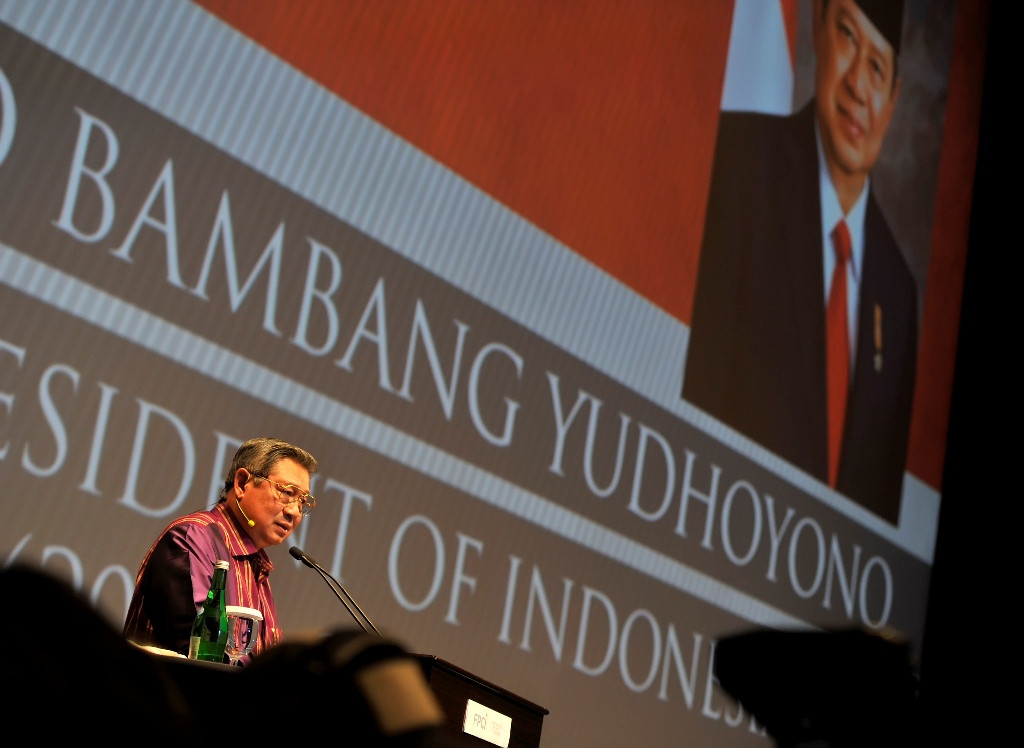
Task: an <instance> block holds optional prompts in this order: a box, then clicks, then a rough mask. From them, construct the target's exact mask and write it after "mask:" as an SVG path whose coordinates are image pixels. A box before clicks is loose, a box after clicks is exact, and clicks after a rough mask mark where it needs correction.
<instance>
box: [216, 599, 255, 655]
mask: <svg viewBox="0 0 1024 748" xmlns="http://www.w3.org/2000/svg"><path fill="white" fill-rule="evenodd" d="M226 610H227V614H228V643H227V646H226V647H225V648H224V654H226V655H227V656H228V661H229V662H230V663H231V664H232V665H235V664H237V663H238V661H239V660H240V659H241V658H243V657H245V656H246V655H247V654H249V653H250V652H251V651H252V648H253V647H255V646H256V640H257V639H258V638H259V635H260V626H262V625H263V614H262V613H260V612H259V611H258V610H256V609H255V608H246V607H243V606H241V605H228V606H227V608H226Z"/></svg>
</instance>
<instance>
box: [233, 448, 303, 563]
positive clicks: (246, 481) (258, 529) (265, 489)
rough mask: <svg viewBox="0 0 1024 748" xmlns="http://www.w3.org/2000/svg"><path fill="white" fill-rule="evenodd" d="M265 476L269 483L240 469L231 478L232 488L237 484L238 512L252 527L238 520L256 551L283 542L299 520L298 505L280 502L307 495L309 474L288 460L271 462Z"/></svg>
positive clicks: (294, 462) (300, 512)
mask: <svg viewBox="0 0 1024 748" xmlns="http://www.w3.org/2000/svg"><path fill="white" fill-rule="evenodd" d="M267 477H268V478H269V479H270V480H262V479H260V480H257V479H254V478H253V477H252V476H251V475H250V474H249V473H248V471H247V470H245V469H244V468H242V469H240V470H239V471H238V474H237V475H236V479H235V485H236V487H237V486H239V484H241V494H242V495H241V496H240V497H239V500H240V503H241V505H242V509H243V510H244V511H245V514H246V515H247V516H248V518H249V519H251V520H252V521H253V525H252V526H250V525H249V524H248V523H247V522H246V521H245V520H244V519H243V518H242V517H239V521H241V522H242V523H243V525H245V529H246V532H248V533H249V536H250V537H251V538H252V539H253V541H254V542H255V543H256V545H257V546H258V547H260V548H263V547H265V546H268V545H278V544H279V543H283V542H284V541H285V540H286V539H287V538H288V536H289V535H291V534H292V531H293V530H294V529H295V528H296V526H298V524H299V522H301V521H302V510H301V507H300V505H299V504H298V503H291V504H285V503H282V500H281V499H282V498H284V499H285V500H287V499H288V498H290V494H294V493H300V492H307V493H308V492H309V472H308V471H307V470H306V468H304V467H302V465H300V464H299V463H298V462H296V461H295V460H292V459H290V458H284V459H281V460H278V461H277V462H276V463H274V465H273V467H272V468H271V469H270V473H269V475H268V476H267ZM275 483H276V484H277V485H275ZM281 486H283V487H284V489H285V491H282V489H281ZM286 492H287V493H286Z"/></svg>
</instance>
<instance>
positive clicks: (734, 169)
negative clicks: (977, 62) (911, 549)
mask: <svg viewBox="0 0 1024 748" xmlns="http://www.w3.org/2000/svg"><path fill="white" fill-rule="evenodd" d="M813 24H814V47H815V54H816V57H817V62H816V64H817V68H816V77H815V98H814V100H813V101H812V102H811V103H810V104H808V105H807V107H806V108H805V109H803V110H802V111H800V112H798V113H797V114H795V115H792V116H790V117H777V116H768V115H761V114H750V113H743V114H740V113H735V114H732V113H723V114H722V115H721V119H720V121H719V129H718V139H717V145H716V152H715V161H714V167H713V172H712V182H711V190H710V194H709V201H708V207H707V214H706V217H705V224H704V239H703V245H702V248H701V256H700V269H699V275H698V280H697V290H696V297H695V301H694V308H693V315H692V319H691V331H690V342H689V348H688V350H687V363H686V374H685V378H684V382H683V392H682V394H683V397H684V398H685V399H686V400H688V401H689V402H691V403H692V404H694V405H695V406H697V407H699V408H701V409H702V410H705V411H707V412H708V413H710V414H711V415H712V416H714V417H716V418H718V419H719V420H721V421H723V422H724V423H726V424H728V425H729V426H731V427H733V428H735V429H736V430H737V431H739V432H741V433H743V434H745V435H746V436H748V437H750V438H751V439H753V440H754V441H756V442H758V443H760V444H761V445H763V446H764V447H766V448H768V449H769V450H771V451H772V452H774V453H776V454H778V455H779V456H781V457H782V458H784V459H786V460H787V461H788V462H790V463H792V464H793V465H795V466H796V467H798V468H800V469H802V470H804V471H805V472H807V473H809V474H811V475H813V476H815V477H817V478H819V479H820V480H822V481H823V482H826V483H828V484H830V485H831V486H833V487H834V488H835V489H836V490H837V491H839V492H840V493H842V494H844V495H846V496H848V497H850V498H851V499H853V500H855V501H857V502H858V503H860V504H862V505H863V506H865V507H866V508H868V509H870V510H871V511H872V512H874V513H876V514H878V515H879V516H881V517H883V518H885V519H886V520H888V521H890V522H895V521H896V520H897V519H898V516H899V504H900V496H901V493H902V483H903V472H904V468H905V463H906V453H907V436H908V430H909V421H910V410H911V403H912V399H913V386H914V376H915V369H916V355H917V301H916V288H915V284H914V279H913V276H912V275H911V273H910V270H909V268H908V267H907V264H906V261H905V260H904V258H903V255H902V254H901V252H900V250H899V247H898V246H897V244H896V240H895V238H894V237H893V235H892V232H891V230H890V229H889V226H888V224H887V223H886V220H885V218H884V217H883V215H882V213H881V211H880V209H879V207H878V205H877V203H876V201H875V198H874V195H873V193H872V191H871V185H870V178H869V174H870V171H871V168H872V167H873V166H874V164H875V161H876V160H877V158H878V153H879V151H880V149H881V144H882V139H883V137H884V135H885V132H886V129H887V128H888V126H889V122H890V120H891V117H892V112H893V108H894V107H895V104H896V99H897V96H898V94H899V79H898V71H897V55H898V52H899V42H900V31H901V26H902V3H898V2H891V1H889V0H882V1H881V2H877V1H876V0H858V1H855V0H815V3H814V21H813ZM840 220H841V221H842V223H843V225H844V226H845V228H843V229H834V228H833V227H834V226H836V224H837V223H838V222H839V221H840ZM834 231H835V232H838V233H835V234H834V233H833V232H834ZM842 235H845V237H846V238H845V239H842V238H840V237H841V236H842ZM841 246H845V249H841ZM837 267H838V271H837V270H836V268H837ZM830 299H831V300H832V303H833V304H834V305H835V306H834V307H833V309H832V311H831V312H830V311H828V307H829V303H830ZM836 314H838V315H839V316H838V317H836V316H834V315H836ZM829 315H833V316H832V317H831V319H832V320H833V321H837V320H841V321H837V325H836V326H835V327H830V326H829V325H827V318H829ZM844 316H845V319H843V317H844ZM827 328H828V329H832V330H842V331H845V332H843V333H842V334H843V335H845V336H846V339H845V340H842V341H841V342H831V341H833V340H836V341H839V340H840V338H833V337H831V335H832V334H831V333H827ZM830 346H831V347H830ZM830 372H831V373H830ZM832 382H836V383H837V386H836V387H835V388H833V387H832V384H831V383H832ZM835 393H838V394H835ZM830 398H831V401H830Z"/></svg>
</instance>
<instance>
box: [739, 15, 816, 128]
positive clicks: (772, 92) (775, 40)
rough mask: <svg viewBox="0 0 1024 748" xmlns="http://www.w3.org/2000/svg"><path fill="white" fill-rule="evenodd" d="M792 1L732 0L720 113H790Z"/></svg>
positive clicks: (793, 40) (793, 38) (794, 18)
mask: <svg viewBox="0 0 1024 748" xmlns="http://www.w3.org/2000/svg"><path fill="white" fill-rule="evenodd" d="M797 5H798V0H736V5H735V8H734V10H733V17H732V31H731V33H730V37H729V57H728V60H727V62H726V67H725V85H724V87H723V90H722V109H723V110H724V111H748V112H751V111H752V112H764V113H765V114H783V115H784V114H790V113H792V111H793V78H794V72H793V61H794V59H795V58H794V47H795V44H796V28H797Z"/></svg>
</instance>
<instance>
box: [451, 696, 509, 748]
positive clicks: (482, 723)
mask: <svg viewBox="0 0 1024 748" xmlns="http://www.w3.org/2000/svg"><path fill="white" fill-rule="evenodd" d="M462 731H463V732H465V733H468V734H470V735H475V736H476V737H478V738H480V739H481V740H486V741H487V742H488V743H493V744H494V745H497V746H500V747H501V748H508V742H509V739H510V738H511V737H512V718H511V717H507V716H505V715H504V714H502V713H501V712H496V711H494V710H493V709H490V708H488V707H486V706H484V705H483V704H480V703H478V702H476V701H473V699H467V700H466V716H465V718H464V719H463V721H462Z"/></svg>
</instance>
